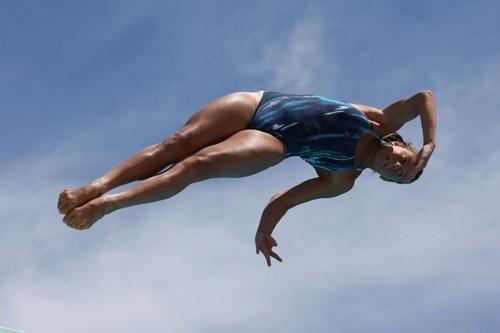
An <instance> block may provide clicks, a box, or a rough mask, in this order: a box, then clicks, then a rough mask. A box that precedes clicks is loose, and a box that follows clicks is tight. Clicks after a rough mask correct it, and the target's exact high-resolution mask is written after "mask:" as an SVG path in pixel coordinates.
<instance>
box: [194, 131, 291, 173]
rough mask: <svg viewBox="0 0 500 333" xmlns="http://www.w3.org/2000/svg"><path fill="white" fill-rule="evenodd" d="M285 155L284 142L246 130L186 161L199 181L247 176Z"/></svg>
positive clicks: (278, 160) (279, 160) (202, 150)
mask: <svg viewBox="0 0 500 333" xmlns="http://www.w3.org/2000/svg"><path fill="white" fill-rule="evenodd" d="M285 156H286V147H285V145H284V144H283V143H282V142H281V141H279V140H278V139H276V138H275V137H273V136H272V135H270V134H268V133H265V132H261V131H257V130H251V129H247V130H243V131H239V132H237V133H235V134H233V135H232V136H231V137H229V138H227V139H226V140H224V141H222V142H220V143H217V144H215V145H211V146H208V147H205V148H203V149H201V150H200V151H198V152H197V153H196V154H194V155H192V156H190V157H188V158H187V159H186V160H185V162H186V164H187V165H190V166H191V167H192V169H193V170H195V171H194V174H195V176H194V178H195V180H196V181H200V180H203V179H208V178H219V177H224V178H225V177H230V178H232V177H245V176H249V175H252V174H255V173H257V172H260V171H263V170H265V169H267V168H269V167H271V166H273V165H276V164H278V163H279V162H281V161H282V160H283V159H284V158H285Z"/></svg>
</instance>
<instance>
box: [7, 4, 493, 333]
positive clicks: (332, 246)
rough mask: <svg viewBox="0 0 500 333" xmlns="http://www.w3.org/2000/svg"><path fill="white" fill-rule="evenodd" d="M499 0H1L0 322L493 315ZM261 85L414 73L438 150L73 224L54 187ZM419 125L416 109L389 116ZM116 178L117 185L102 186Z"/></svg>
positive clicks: (319, 322)
mask: <svg viewBox="0 0 500 333" xmlns="http://www.w3.org/2000/svg"><path fill="white" fill-rule="evenodd" d="M499 22H500V5H498V4H497V2H494V1H475V2H470V3H462V2H458V1H419V2H418V3H416V2H413V1H378V2H373V1H308V2H304V1H253V2H251V3H250V2H235V1H205V2H200V1H191V0H186V1H183V2H182V3H181V2H180V1H179V2H168V1H157V0H146V1H140V2H139V1H129V0H126V1H120V2H116V1H86V2H68V1H44V2H40V1H24V0H16V1H10V0H6V1H2V2H0V45H1V52H0V112H1V115H2V121H1V122H0V141H1V142H2V164H1V165H0V183H1V184H2V186H1V187H0V223H1V226H2V232H0V262H2V265H1V266H0V326H8V327H13V328H17V329H22V330H24V331H26V332H49V331H50V332H54V333H58V332H68V331H71V332H74V333H79V332H88V331H89V330H92V331H96V332H108V331H121V332H124V333H128V332H136V331H137V330H138V329H143V330H157V331H158V330H160V331H167V330H170V331H176V332H180V333H184V332H235V331H237V332H255V331H258V330H266V331H271V330H272V331H276V332H304V331H306V330H307V331H327V330H328V331H334V332H353V333H354V332H366V331H370V332H384V333H387V332H422V331H425V332H458V333H460V332H479V331H480V332H494V331H498V330H499V329H500V320H499V319H498V316H497V311H495V310H496V309H498V306H499V305H500V282H499V281H500V268H498V262H499V260H500V246H499V245H498V239H499V238H500V226H499V225H498V214H497V213H496V209H495V208H496V207H497V206H498V199H497V198H498V188H500V175H499V174H498V172H496V170H497V169H498V164H499V163H500V154H499V152H498V149H497V148H496V142H497V141H498V138H499V137H498V132H497V129H496V127H497V123H498V121H499V120H500V116H499V114H498V112H497V111H498V105H499V102H500V97H499V94H498V90H499V87H500V79H499V78H498V74H497V73H499V72H500V46H499V44H498V41H497V40H498V38H497V36H496V32H497V31H499V30H500V23H499ZM259 89H272V90H282V91H289V92H297V93H306V92H314V93H320V94H324V95H327V96H329V97H334V98H340V99H344V100H348V101H351V102H355V103H363V104H369V105H374V106H377V107H384V106H386V105H388V104H390V103H391V102H392V101H394V100H396V99H399V98H401V97H405V96H408V95H410V94H413V93H414V92H416V91H418V90H421V89H431V90H432V91H433V92H434V95H435V97H436V101H437V105H438V132H437V137H438V148H437V150H436V152H435V154H434V155H433V158H432V160H431V162H430V163H429V165H428V167H427V168H426V170H425V172H424V174H423V176H422V178H421V179H420V180H419V181H418V182H417V183H415V184H412V185H411V186H399V185H395V184H389V183H385V182H382V181H380V180H379V179H378V177H377V176H376V175H370V172H365V173H363V175H362V176H361V177H360V178H359V180H358V181H357V184H356V187H355V188H354V189H353V190H352V191H351V192H349V193H347V194H345V195H343V196H341V197H338V198H333V199H323V200H316V201H313V202H310V203H307V204H304V205H301V206H298V207H295V208H294V209H292V210H290V211H289V212H288V213H287V214H286V215H285V217H284V218H283V220H282V221H281V222H280V224H279V225H278V227H277V229H276V231H275V236H276V239H277V240H278V243H279V247H278V248H277V252H278V253H279V254H280V255H281V256H282V257H283V258H284V262H283V263H281V264H275V265H273V267H272V268H271V269H268V268H267V267H266V266H265V263H264V260H263V258H261V257H257V256H256V255H255V248H254V244H253V236H254V233H255V229H256V227H257V224H258V221H259V217H260V214H261V212H262V209H263V208H264V207H265V205H266V203H267V202H268V200H269V198H270V197H271V196H272V195H273V194H275V193H276V192H278V191H282V190H285V189H287V188H290V187H292V186H294V185H296V184H297V183H299V182H302V181H304V180H306V179H308V178H311V177H314V172H313V170H312V168H310V167H309V166H307V165H306V164H304V162H302V161H300V160H299V159H296V158H290V159H287V160H285V161H283V162H282V163H281V164H279V165H277V166H275V167H273V168H271V169H268V170H265V171H264V172H262V173H259V174H257V175H253V176H251V177H247V178H242V179H215V180H209V181H206V182H203V183H199V184H194V185H192V186H190V187H188V188H187V189H186V190H185V191H183V192H182V193H180V194H179V195H177V196H175V197H173V198H171V199H169V200H167V201H162V202H158V203H154V204H149V205H144V206H138V207H133V208H130V209H125V210H121V211H118V212H115V213H113V214H111V215H109V216H106V217H105V218H104V219H103V220H102V221H101V222H99V223H98V224H96V225H95V226H94V228H92V229H91V230H89V231H88V232H76V231H74V230H71V229H68V228H67V227H66V226H65V225H64V224H63V223H62V222H61V219H62V217H61V216H60V215H59V214H58V213H57V211H56V201H57V196H58V193H59V192H60V191H61V190H62V189H64V188H66V187H72V186H77V185H81V184H84V183H86V182H88V181H90V180H92V179H94V178H96V177H98V176H100V175H101V174H102V173H104V172H105V171H106V170H108V169H109V168H110V167H112V166H114V165H115V164H116V163H118V162H119V161H121V160H123V159H125V158H126V157H128V156H129V155H131V154H133V153H135V152H136V151H138V150H140V149H141V148H143V147H145V146H146V145H149V144H152V143H155V142H157V141H159V140H161V139H162V138H164V137H165V136H167V135H168V134H170V133H172V132H173V131H175V130H176V129H177V128H179V127H180V126H181V125H182V124H183V123H184V121H185V120H186V119H187V118H188V117H189V116H190V115H191V114H192V113H193V112H195V111H196V110H197V108H199V107H201V106H203V105H204V104H206V103H207V102H209V101H210V100H211V99H213V98H215V97H218V96H220V95H223V94H226V93H229V92H232V91H240V90H245V91H253V90H259ZM402 134H403V135H404V136H405V137H408V138H409V139H410V140H411V141H412V142H414V143H415V144H417V145H419V144H421V140H422V138H421V133H420V127H419V122H418V120H417V121H414V122H413V123H411V124H408V125H407V126H406V127H405V128H403V130H402ZM117 190H121V189H117Z"/></svg>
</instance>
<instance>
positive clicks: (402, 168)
mask: <svg viewBox="0 0 500 333" xmlns="http://www.w3.org/2000/svg"><path fill="white" fill-rule="evenodd" d="M382 144H383V148H382V149H381V150H380V151H379V152H378V153H377V156H376V161H375V171H377V172H378V173H380V178H381V179H383V180H385V181H390V182H396V183H399V184H408V183H412V182H414V181H415V180H417V179H418V178H419V177H420V175H421V174H422V171H420V172H418V173H417V175H416V176H415V177H414V178H413V179H407V177H406V174H407V173H408V171H409V170H410V169H411V167H412V166H413V164H414V163H415V162H416V160H417V150H416V149H415V148H414V147H413V146H412V144H411V143H409V142H406V141H404V140H403V138H402V137H401V135H399V134H398V133H393V134H390V135H387V136H385V137H383V138H382Z"/></svg>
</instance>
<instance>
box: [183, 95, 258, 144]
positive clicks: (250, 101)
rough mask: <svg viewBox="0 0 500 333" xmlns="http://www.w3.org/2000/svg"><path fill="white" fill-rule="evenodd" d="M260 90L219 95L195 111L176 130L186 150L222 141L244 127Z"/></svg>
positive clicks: (251, 115) (252, 112) (256, 103)
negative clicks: (185, 144) (186, 147)
mask: <svg viewBox="0 0 500 333" xmlns="http://www.w3.org/2000/svg"><path fill="white" fill-rule="evenodd" d="M261 97H262V92H255V93H249V92H236V93H232V94H229V95H225V96H222V97H219V98H217V99H215V100H213V101H212V102H210V103H208V104H207V105H205V106H204V107H202V108H201V109H200V110H199V111H197V112H196V113H194V114H193V115H192V116H191V117H190V118H189V119H188V120H187V121H186V123H185V124H184V126H183V127H182V128H181V129H180V130H179V131H178V133H177V135H178V136H181V137H184V138H185V139H186V138H187V140H184V143H187V145H188V146H189V150H191V151H192V152H195V151H197V150H199V149H201V148H204V147H206V146H209V145H213V144H215V143H218V142H221V141H223V140H225V139H227V138H228V137H230V136H231V135H233V134H235V133H237V132H239V131H241V130H243V129H245V128H246V127H247V125H248V124H249V123H250V121H251V119H252V117H253V114H254V112H255V109H256V108H257V105H258V104H259V101H260V98H261Z"/></svg>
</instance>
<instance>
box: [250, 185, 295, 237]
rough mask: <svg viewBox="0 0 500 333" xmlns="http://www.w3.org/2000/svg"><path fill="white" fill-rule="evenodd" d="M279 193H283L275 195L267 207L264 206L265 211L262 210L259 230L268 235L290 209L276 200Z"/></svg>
mask: <svg viewBox="0 0 500 333" xmlns="http://www.w3.org/2000/svg"><path fill="white" fill-rule="evenodd" d="M279 195H281V193H280V194H278V195H276V196H274V197H273V198H272V199H271V201H270V202H269V203H268V204H267V206H266V208H264V211H263V212H262V215H261V217H260V223H259V227H258V229H257V232H263V233H265V234H268V235H270V234H272V232H273V231H274V228H275V227H276V225H277V224H278V222H279V221H280V220H281V218H282V217H283V216H284V215H285V214H286V212H287V210H288V209H287V208H286V207H284V206H283V205H280V204H279V202H277V201H276V199H277V197H279Z"/></svg>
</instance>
